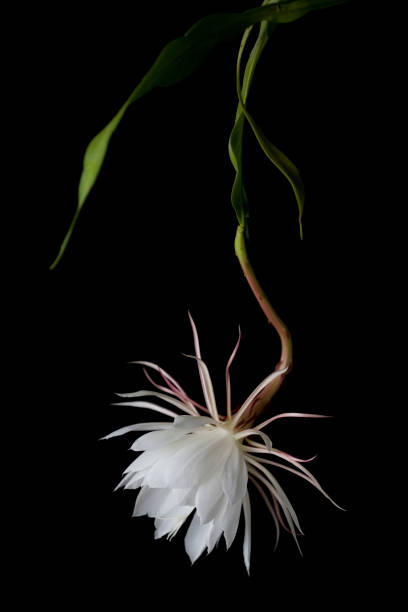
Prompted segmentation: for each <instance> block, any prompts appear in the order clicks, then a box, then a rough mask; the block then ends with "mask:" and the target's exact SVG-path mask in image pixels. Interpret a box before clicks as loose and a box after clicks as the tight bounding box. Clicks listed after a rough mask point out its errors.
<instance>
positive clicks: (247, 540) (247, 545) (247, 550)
mask: <svg viewBox="0 0 408 612" xmlns="http://www.w3.org/2000/svg"><path fill="white" fill-rule="evenodd" d="M243 506H244V517H245V535H244V546H243V551H244V562H245V567H246V569H247V572H248V575H249V566H250V559H251V502H250V501H249V495H248V493H247V494H246V495H245V497H244V504H243Z"/></svg>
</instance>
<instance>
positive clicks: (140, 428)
mask: <svg viewBox="0 0 408 612" xmlns="http://www.w3.org/2000/svg"><path fill="white" fill-rule="evenodd" d="M172 426H173V423H136V424H135V425H127V426H126V427H121V428H120V429H116V430H115V431H112V433H110V434H108V435H107V436H104V437H103V438H100V439H101V440H109V438H115V437H116V436H123V434H127V433H129V432H130V431H147V430H149V429H150V430H153V429H157V430H159V429H170V428H171V427H172Z"/></svg>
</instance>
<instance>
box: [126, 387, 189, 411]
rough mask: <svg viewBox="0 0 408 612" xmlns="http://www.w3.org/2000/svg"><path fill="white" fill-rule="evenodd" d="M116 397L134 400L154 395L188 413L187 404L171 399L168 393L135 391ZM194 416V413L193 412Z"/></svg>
mask: <svg viewBox="0 0 408 612" xmlns="http://www.w3.org/2000/svg"><path fill="white" fill-rule="evenodd" d="M116 395H118V396H119V397H127V398H132V397H146V396H148V395H152V396H153V397H157V398H159V399H162V400H163V401H165V402H168V403H169V404H172V405H173V406H176V408H180V410H183V412H186V404H184V403H183V402H182V401H181V400H179V399H177V398H175V397H171V396H169V395H166V393H157V391H144V390H142V391H135V392H133V393H116ZM191 414H192V412H191ZM194 414H198V412H197V411H195V413H194Z"/></svg>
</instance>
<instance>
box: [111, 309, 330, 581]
mask: <svg viewBox="0 0 408 612" xmlns="http://www.w3.org/2000/svg"><path fill="white" fill-rule="evenodd" d="M190 321H191V325H192V329H193V335H194V346H195V359H196V360H197V364H198V371H199V375H200V379H201V385H202V390H203V395H204V399H205V406H202V405H200V404H198V403H197V402H195V401H194V400H192V399H191V398H190V397H189V396H188V395H187V394H186V392H185V391H184V390H183V389H182V387H181V386H180V385H179V384H178V382H177V381H176V380H175V379H174V378H173V377H172V376H170V375H169V374H168V373H167V372H165V371H164V370H163V369H162V368H160V367H159V366H158V365H156V364H154V363H150V362H145V361H138V362H134V363H139V364H141V365H143V366H145V367H147V368H151V369H153V370H156V371H157V372H159V374H160V375H161V377H162V379H163V381H164V385H159V384H157V383H155V382H154V381H153V380H152V379H151V378H150V376H149V374H148V373H147V372H146V375H147V377H148V379H149V380H150V382H151V383H152V384H153V385H154V387H156V388H157V389H158V391H136V392H135V393H126V394H119V395H120V396H122V397H127V398H137V397H146V396H153V397H155V398H156V399H159V400H162V401H163V402H167V403H168V404H171V405H172V406H173V407H174V408H176V409H178V410H180V411H181V412H182V413H184V414H182V415H178V414H177V413H176V412H174V411H173V410H169V409H168V408H165V407H163V406H161V405H159V404H155V403H151V402H147V401H139V400H137V401H127V402H121V403H120V405H126V406H134V407H136V408H148V409H151V410H155V411H156V412H160V413H162V414H164V415H166V416H168V417H170V418H171V419H172V420H171V421H169V422H153V423H138V424H136V425H129V426H127V427H123V428H121V429H118V430H117V431H114V432H113V433H111V434H109V435H107V436H105V438H103V439H108V438H112V437H115V436H120V435H122V434H126V433H129V432H132V431H150V433H146V434H144V435H143V436H141V437H140V438H138V440H136V442H135V443H134V444H133V445H132V447H131V449H132V450H134V451H141V454H140V455H139V456H138V457H137V459H136V460H135V461H133V463H131V464H130V465H129V467H128V468H127V469H126V470H125V472H124V477H123V479H122V481H121V482H120V483H119V484H118V486H117V488H119V487H124V488H125V489H138V488H139V487H141V489H140V492H139V494H138V497H137V500H136V505H135V508H134V512H133V516H141V515H143V514H147V515H148V516H150V517H152V518H154V519H155V523H154V524H155V529H156V530H155V538H161V537H162V536H167V537H168V538H169V539H171V538H172V537H173V536H174V535H175V534H176V533H177V531H178V530H179V529H180V527H181V526H182V525H183V523H184V522H185V521H186V520H187V519H188V518H189V517H190V516H191V515H192V514H193V517H192V520H191V523H190V525H189V527H188V530H187V534H186V536H185V548H186V551H187V553H188V555H189V557H190V559H191V562H192V563H194V561H196V559H198V557H199V556H200V555H201V554H202V553H203V551H204V550H205V549H206V548H207V551H208V552H211V551H212V550H213V548H214V547H215V545H216V544H217V542H218V541H219V540H220V538H221V536H222V535H223V536H224V538H225V542H226V545H227V548H229V547H230V546H231V544H232V542H233V540H234V538H235V535H236V533H237V530H238V524H239V520H240V516H241V511H242V510H243V514H244V520H245V535H244V545H243V550H244V561H245V565H246V568H247V570H248V573H249V565H250V552H251V506H250V500H249V493H248V480H250V481H251V482H252V483H253V485H254V486H255V488H256V489H257V490H258V491H259V493H260V494H261V496H262V497H263V499H264V501H265V503H266V505H267V507H268V509H269V510H270V513H271V515H272V518H273V520H274V523H275V527H276V544H277V543H278V538H279V532H280V526H282V527H283V528H285V529H286V530H288V531H290V532H291V533H292V535H293V537H294V538H295V541H296V543H297V545H298V547H299V544H298V541H297V538H296V529H297V530H298V531H299V532H300V533H302V532H301V529H300V526H299V521H298V519H297V516H296V514H295V511H294V509H293V507H292V505H291V503H290V501H289V500H288V498H287V496H286V495H285V493H284V491H283V490H282V488H281V487H280V485H279V483H278V481H277V480H276V478H275V476H274V475H272V473H271V472H270V471H269V469H267V468H266V467H265V466H266V465H271V466H274V467H279V468H282V469H284V470H287V471H289V472H292V473H294V474H297V475H298V476H300V477H301V478H304V479H305V480H306V481H307V482H309V483H310V484H312V485H313V486H314V487H316V488H317V489H318V490H319V491H321V492H322V493H323V495H325V496H326V497H328V495H327V494H326V493H325V492H324V491H323V490H322V488H321V487H320V485H319V483H318V482H317V481H316V479H315V478H314V477H313V476H312V474H311V473H310V472H309V471H308V470H307V469H306V468H305V467H304V466H303V465H302V463H304V461H305V460H302V459H297V458H295V457H293V456H291V455H289V454H287V453H285V452H283V451H280V450H278V449H276V448H273V446H272V443H271V440H270V439H269V437H268V436H267V435H266V434H265V433H264V432H263V431H262V429H263V428H264V427H265V426H266V425H267V424H269V423H271V422H272V421H274V420H276V419H279V418H282V417H320V416H322V415H316V414H302V413H295V412H288V413H283V414H279V415H276V416H273V417H272V418H270V419H268V420H266V421H264V422H263V423H261V424H260V425H256V426H254V425H253V422H252V421H253V418H252V419H251V417H250V415H251V412H252V413H253V410H252V409H253V407H254V405H255V404H256V403H257V402H258V403H259V402H262V392H263V391H264V390H266V389H267V388H268V386H269V385H271V383H272V382H273V381H276V379H277V378H278V377H282V376H283V375H284V374H285V370H282V369H281V370H279V369H278V370H276V371H274V372H273V373H272V374H270V375H269V376H267V377H266V378H265V380H263V381H262V382H261V383H260V384H259V385H258V386H257V387H256V388H255V389H254V391H253V392H252V393H251V394H250V396H249V397H248V399H247V400H246V401H245V402H244V403H243V404H242V406H241V407H240V408H239V409H238V410H237V411H235V413H232V411H231V386H230V376H229V369H230V366H231V363H232V361H233V359H234V357H235V354H236V352H237V350H238V346H239V342H240V336H239V339H238V342H237V345H236V346H235V349H234V351H233V353H232V355H231V357H230V359H229V361H228V364H227V367H226V390H227V397H226V416H221V415H220V414H219V413H218V409H217V405H216V401H215V396H214V391H213V385H212V382H211V378H210V375H209V372H208V369H207V366H206V365H205V363H204V362H203V361H202V359H201V353H200V345H199V339H198V334H197V330H196V327H195V325H194V322H193V320H192V318H191V316H190ZM257 408H258V404H257ZM200 411H201V412H202V413H204V416H203V415H202V414H201V413H200ZM248 415H249V416H248ZM253 436H258V437H259V438H260V440H261V441H262V442H261V443H259V442H255V441H254V440H252V437H253ZM271 457H272V458H275V459H276V458H278V459H280V460H283V461H285V462H286V463H278V462H277V461H274V460H272V459H271ZM306 461H310V459H309V460H306ZM287 464H288V465H287ZM329 499H330V498H329ZM331 501H332V500H331ZM333 503H334V502H333ZM335 505H337V504H335ZM275 548H276V545H275ZM299 550H300V548H299Z"/></svg>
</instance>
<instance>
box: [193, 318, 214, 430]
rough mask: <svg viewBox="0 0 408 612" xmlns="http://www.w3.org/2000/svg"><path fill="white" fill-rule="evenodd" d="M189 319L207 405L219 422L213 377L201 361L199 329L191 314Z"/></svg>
mask: <svg viewBox="0 0 408 612" xmlns="http://www.w3.org/2000/svg"><path fill="white" fill-rule="evenodd" d="M188 317H189V319H190V324H191V329H192V331H193V339H194V350H195V357H196V359H197V365H198V373H199V375H200V380H201V387H202V389H203V395H204V399H205V403H206V405H207V407H208V409H209V411H210V414H211V416H212V417H213V418H215V419H216V420H219V417H218V411H217V405H216V403H215V395H214V390H213V386H212V382H211V377H210V374H209V372H208V368H207V366H206V365H205V363H204V362H203V361H202V359H201V351H200V341H199V338H198V333H197V328H196V326H195V323H194V321H193V317H192V316H191V314H190V312H189V313H188Z"/></svg>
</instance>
